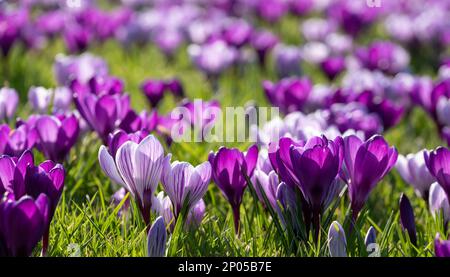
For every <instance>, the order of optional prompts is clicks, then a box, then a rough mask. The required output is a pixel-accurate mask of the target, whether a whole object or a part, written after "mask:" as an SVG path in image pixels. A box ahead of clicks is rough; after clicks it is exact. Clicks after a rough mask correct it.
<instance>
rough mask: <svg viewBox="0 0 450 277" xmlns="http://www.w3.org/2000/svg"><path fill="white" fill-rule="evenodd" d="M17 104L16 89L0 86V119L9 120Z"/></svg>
mask: <svg viewBox="0 0 450 277" xmlns="http://www.w3.org/2000/svg"><path fill="white" fill-rule="evenodd" d="M17 104H19V95H18V94H17V92H16V90H14V89H12V88H8V87H3V88H0V120H11V118H12V117H13V116H14V114H15V113H16V109H17Z"/></svg>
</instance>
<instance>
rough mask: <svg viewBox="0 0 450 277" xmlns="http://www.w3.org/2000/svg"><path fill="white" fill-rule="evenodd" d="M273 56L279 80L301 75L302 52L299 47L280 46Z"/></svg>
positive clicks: (276, 48)
mask: <svg viewBox="0 0 450 277" xmlns="http://www.w3.org/2000/svg"><path fill="white" fill-rule="evenodd" d="M273 55H274V60H275V70H276V72H277V75H278V78H285V77H289V76H300V75H301V71H302V70H301V68H300V60H301V51H300V49H299V48H298V47H296V46H288V45H283V44H279V45H277V46H276V47H275V49H274V52H273Z"/></svg>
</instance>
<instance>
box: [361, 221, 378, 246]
mask: <svg viewBox="0 0 450 277" xmlns="http://www.w3.org/2000/svg"><path fill="white" fill-rule="evenodd" d="M376 242H377V234H376V231H375V228H373V226H370V228H369V230H367V233H366V236H365V237H364V244H365V245H366V247H369V245H371V244H373V243H376Z"/></svg>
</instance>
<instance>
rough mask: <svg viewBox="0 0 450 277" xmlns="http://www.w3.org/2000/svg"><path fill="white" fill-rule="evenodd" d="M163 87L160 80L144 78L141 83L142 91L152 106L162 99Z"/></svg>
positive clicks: (162, 82) (163, 84) (164, 87)
mask: <svg viewBox="0 0 450 277" xmlns="http://www.w3.org/2000/svg"><path fill="white" fill-rule="evenodd" d="M165 89H166V86H165V83H164V81H162V80H146V81H144V83H142V85H141V90H142V92H144V94H145V96H146V97H147V99H148V101H149V102H150V104H151V105H152V107H156V106H157V105H158V103H159V102H160V101H161V100H162V98H163V96H164V91H165Z"/></svg>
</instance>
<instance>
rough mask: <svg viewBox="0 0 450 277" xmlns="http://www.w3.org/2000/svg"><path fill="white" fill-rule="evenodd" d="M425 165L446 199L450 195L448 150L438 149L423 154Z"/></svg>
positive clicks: (449, 155)
mask: <svg viewBox="0 0 450 277" xmlns="http://www.w3.org/2000/svg"><path fill="white" fill-rule="evenodd" d="M424 158H425V164H426V165H427V167H428V170H429V171H430V173H431V175H433V176H434V177H435V178H436V180H437V182H438V183H439V185H440V186H441V187H442V188H443V189H444V191H445V193H446V194H447V198H449V195H450V163H448V161H449V160H450V150H449V149H448V148H445V147H442V146H441V147H438V148H437V149H436V150H434V151H431V152H429V153H428V152H427V151H425V152H424Z"/></svg>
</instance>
